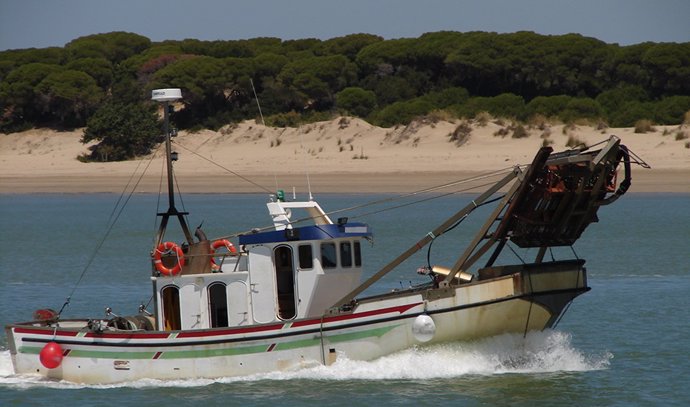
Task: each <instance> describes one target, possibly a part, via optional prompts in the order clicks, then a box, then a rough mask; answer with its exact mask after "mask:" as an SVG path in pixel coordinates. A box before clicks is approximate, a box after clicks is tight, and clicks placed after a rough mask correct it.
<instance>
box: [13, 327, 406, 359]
mask: <svg viewBox="0 0 690 407" xmlns="http://www.w3.org/2000/svg"><path fill="white" fill-rule="evenodd" d="M398 326H400V325H395V326H388V327H383V328H375V329H369V330H366V331H361V332H352V333H344V334H339V335H332V336H325V337H324V340H326V341H328V342H330V343H342V342H349V341H354V340H361V339H365V338H371V337H381V336H383V335H385V334H386V333H388V332H390V331H391V330H393V329H395V328H397V327H398ZM181 345H182V344H181ZM270 345H271V343H268V342H267V343H264V344H261V345H252V346H240V347H232V348H222V349H192V350H171V351H161V355H160V357H159V359H196V358H210V357H218V356H237V355H248V354H253V353H264V352H266V351H267V349H268V347H269V346H270ZM320 345H321V339H320V338H319V337H314V338H310V339H300V340H296V341H290V342H280V343H276V346H275V348H274V349H273V351H280V350H292V349H300V348H307V347H312V346H320ZM182 346H183V345H182ZM207 346H208V345H207ZM41 349H42V347H36V346H22V347H20V348H19V353H25V354H30V355H38V354H39V353H40V352H41ZM157 353H158V352H156V351H154V352H134V351H133V352H127V351H106V350H80V349H72V350H70V352H69V354H68V355H67V357H70V358H71V357H77V358H94V359H124V360H132V359H153V357H154V356H155V355H156V354H157Z"/></svg>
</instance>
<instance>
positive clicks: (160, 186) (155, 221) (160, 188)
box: [151, 160, 166, 247]
mask: <svg viewBox="0 0 690 407" xmlns="http://www.w3.org/2000/svg"><path fill="white" fill-rule="evenodd" d="M165 164H166V163H165V160H161V177H160V180H159V181H158V198H157V199H156V213H159V212H160V209H161V196H162V195H163V174H164V173H165ZM156 229H158V216H154V217H153V233H152V235H151V236H152V238H153V243H152V245H151V246H153V247H155V245H156V243H157V242H156V238H157V237H156Z"/></svg>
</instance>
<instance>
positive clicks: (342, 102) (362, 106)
mask: <svg viewBox="0 0 690 407" xmlns="http://www.w3.org/2000/svg"><path fill="white" fill-rule="evenodd" d="M335 106H336V107H337V108H338V109H340V110H344V111H345V112H347V113H349V114H352V115H354V116H359V117H366V116H368V115H369V113H371V112H372V111H373V110H374V108H375V107H376V94H375V93H374V92H372V91H370V90H365V89H362V88H357V87H351V88H345V89H343V90H341V91H340V92H338V93H337V94H336V95H335Z"/></svg>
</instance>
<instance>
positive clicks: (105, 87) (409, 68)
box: [0, 32, 690, 158]
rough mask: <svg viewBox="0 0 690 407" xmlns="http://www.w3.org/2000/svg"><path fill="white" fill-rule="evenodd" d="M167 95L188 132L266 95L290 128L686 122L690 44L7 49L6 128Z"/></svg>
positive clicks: (457, 42)
mask: <svg viewBox="0 0 690 407" xmlns="http://www.w3.org/2000/svg"><path fill="white" fill-rule="evenodd" d="M167 87H175V88H181V89H182V91H183V96H184V100H183V101H182V103H184V109H180V110H179V111H178V112H177V113H176V117H175V122H176V124H177V125H178V126H179V127H181V128H202V127H204V128H212V129H216V128H219V127H221V126H222V125H224V124H227V123H230V122H236V121H240V120H244V119H251V118H257V117H258V116H259V112H258V109H257V104H256V101H255V94H256V97H258V99H259V101H260V103H261V108H262V111H263V114H264V116H265V117H266V118H267V121H268V124H272V125H279V126H285V125H296V124H299V123H302V122H308V121H314V120H320V119H325V118H330V117H332V116H333V115H334V114H349V115H354V116H358V117H362V118H364V119H365V120H368V121H369V122H371V123H373V124H377V125H382V126H392V125H395V124H404V123H407V122H409V121H410V120H412V119H413V118H414V117H417V116H420V115H425V114H429V113H430V112H433V111H437V110H443V111H446V112H448V114H450V115H453V116H457V117H470V118H471V117H473V116H474V115H476V114H477V113H480V112H488V113H490V114H492V115H494V116H503V117H514V118H516V119H518V120H527V119H529V118H530V117H532V116H534V115H541V116H544V117H547V118H550V117H554V118H557V119H560V120H562V121H565V122H568V121H573V120H577V119H583V118H584V119H592V120H602V121H604V122H606V123H607V124H608V125H610V126H615V127H618V126H632V125H634V123H635V122H636V121H637V120H640V119H648V120H652V121H654V122H656V123H658V124H677V123H680V122H681V121H682V120H683V115H684V113H685V112H687V111H688V110H690V42H685V43H652V42H646V43H641V44H635V45H629V46H620V45H618V44H608V43H605V42H602V41H600V40H597V39H594V38H589V37H584V36H581V35H577V34H568V35H554V36H547V35H540V34H536V33H532V32H517V33H511V34H497V33H492V32H465V33H461V32H433V33H427V34H424V35H422V36H420V37H418V38H400V39H390V40H384V39H383V38H381V37H379V36H375V35H370V34H352V35H347V36H344V37H338V38H332V39H329V40H318V39H298V40H281V39H279V38H252V39H246V40H232V41H200V40H195V39H186V40H182V41H162V42H152V41H151V40H150V39H148V38H146V37H144V36H141V35H138V34H134V33H126V32H113V33H107V34H96V35H89V36H85V37H80V38H77V39H75V40H73V41H71V42H69V43H68V44H66V45H65V46H64V47H50V48H42V49H35V48H32V49H19V50H8V51H3V52H0V111H1V112H2V116H1V117H0V131H3V132H12V131H17V130H21V129H24V128H27V127H34V126H44V127H45V126H47V127H54V128H74V127H82V126H86V125H88V122H89V120H96V119H97V120H100V121H101V122H103V120H106V119H105V118H108V119H107V120H110V121H111V122H107V120H106V123H99V124H100V125H101V127H107V124H108V123H110V124H112V121H113V120H115V119H116V118H117V117H118V116H121V115H122V114H123V113H122V112H125V111H132V109H133V108H132V106H136V108H137V109H138V111H139V113H138V114H140V115H141V114H142V113H141V112H145V114H144V116H146V115H147V114H148V115H154V113H153V110H152V107H151V106H152V104H151V103H150V102H148V100H149V98H150V91H151V90H152V89H156V88H167ZM135 110H136V109H135ZM95 127H98V126H95ZM91 136H92V137H96V138H98V137H99V135H98V134H96V133H95V132H93V131H92V132H91ZM143 148H144V150H145V149H146V147H143ZM138 153H140V152H139V151H129V152H126V153H124V155H125V156H127V155H132V154H138ZM125 158H126V157H125Z"/></svg>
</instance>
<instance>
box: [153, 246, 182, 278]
mask: <svg viewBox="0 0 690 407" xmlns="http://www.w3.org/2000/svg"><path fill="white" fill-rule="evenodd" d="M170 251H174V252H175V255H176V256H177V263H175V266H174V267H173V268H168V267H165V265H164V264H163V261H162V260H161V256H162V255H163V253H166V252H170ZM153 264H155V266H156V270H158V271H160V272H161V274H164V275H166V276H176V275H178V274H180V271H182V266H184V253H183V252H182V248H181V247H180V246H178V245H177V244H175V243H174V242H163V243H161V244H159V245H158V247H156V250H154V251H153Z"/></svg>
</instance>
